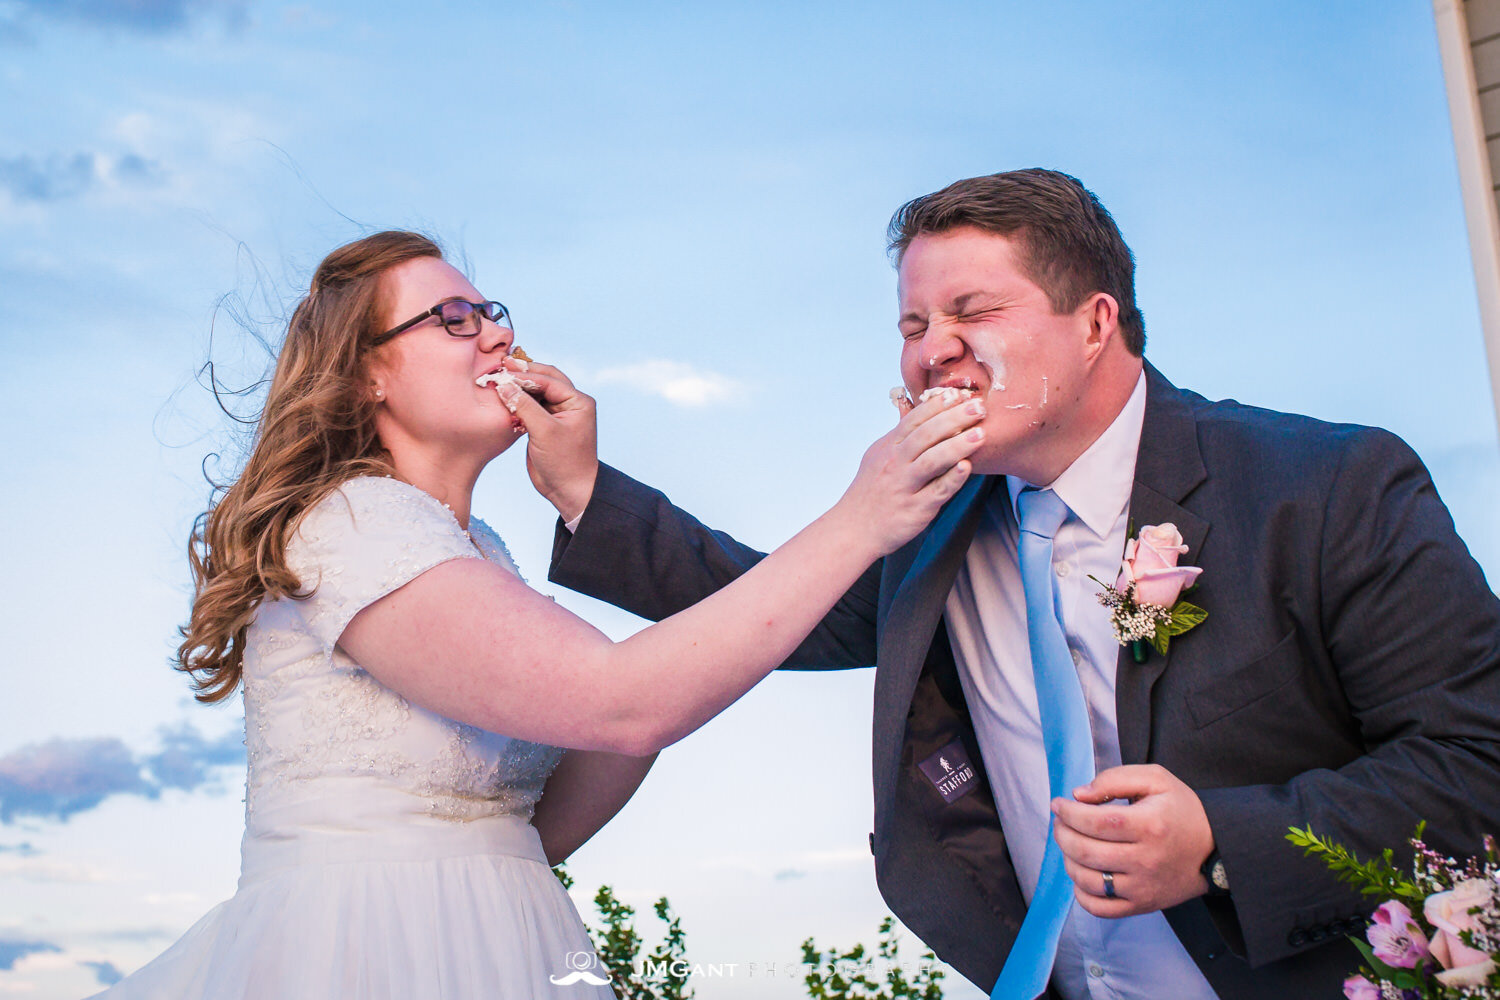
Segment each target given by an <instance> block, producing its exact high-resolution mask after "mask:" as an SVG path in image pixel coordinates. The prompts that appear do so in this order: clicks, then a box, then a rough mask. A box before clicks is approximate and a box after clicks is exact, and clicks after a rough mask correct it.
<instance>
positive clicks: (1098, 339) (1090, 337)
mask: <svg viewBox="0 0 1500 1000" xmlns="http://www.w3.org/2000/svg"><path fill="white" fill-rule="evenodd" d="M1078 316H1079V318H1080V320H1081V321H1082V322H1083V323H1084V324H1086V327H1087V328H1086V330H1085V331H1084V342H1083V348H1084V356H1085V357H1086V358H1087V359H1088V360H1089V361H1093V360H1094V359H1095V358H1097V357H1098V356H1099V354H1100V352H1102V351H1103V350H1104V349H1105V348H1106V347H1108V346H1109V344H1110V342H1111V341H1113V340H1114V339H1115V338H1117V337H1118V336H1119V335H1120V304H1119V303H1118V302H1116V301H1115V297H1114V296H1113V295H1110V294H1109V293H1108V292H1095V293H1094V294H1093V295H1090V296H1089V297H1088V299H1087V301H1085V302H1084V303H1083V305H1081V306H1079V307H1078Z"/></svg>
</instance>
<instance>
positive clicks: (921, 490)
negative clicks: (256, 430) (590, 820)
mask: <svg viewBox="0 0 1500 1000" xmlns="http://www.w3.org/2000/svg"><path fill="white" fill-rule="evenodd" d="M528 406H530V407H534V408H535V411H536V412H535V413H532V414H531V416H533V417H536V416H537V414H542V415H545V411H544V410H542V408H541V406H540V404H537V403H535V402H534V401H533V400H531V399H530V397H526V398H525V399H524V401H523V403H522V405H521V407H520V410H519V413H520V415H521V416H522V417H523V419H525V418H526V417H527V415H528V409H527V407H528ZM983 412H984V410H983V405H982V403H981V402H980V401H979V400H977V399H974V400H968V401H958V402H952V401H946V400H943V399H940V398H939V399H933V400H931V401H929V402H927V403H924V404H923V405H921V406H919V407H917V408H916V409H915V410H913V411H912V412H911V413H909V414H907V415H906V416H905V417H903V418H902V420H901V422H900V423H899V424H897V426H896V428H895V429H894V430H892V431H891V432H890V433H889V434H887V435H885V436H884V437H882V438H881V439H880V440H878V441H876V442H875V444H874V445H872V446H871V447H870V449H869V450H868V451H867V452H866V453H865V456H864V459H863V461H862V462H861V463H860V469H859V473H858V474H857V475H856V476H855V479H854V482H853V483H852V484H851V485H850V486H849V489H848V490H847V491H846V492H845V494H844V496H843V497H842V498H841V499H840V500H839V502H838V503H837V504H835V505H834V506H833V508H832V509H831V510H829V511H828V512H827V513H826V514H824V515H823V516H822V517H820V518H818V519H817V520H816V521H814V522H813V523H812V524H811V525H810V526H808V527H807V528H805V529H804V530H802V531H801V532H799V533H798V534H797V535H796V536H795V537H794V538H792V539H791V540H790V541H788V542H787V543H786V544H785V545H783V546H782V547H781V548H779V549H777V550H776V551H775V552H773V553H771V554H770V555H769V556H767V557H766V558H765V559H764V560H763V561H761V562H760V563H759V564H758V565H757V566H755V567H754V568H753V569H751V570H750V571H749V572H747V573H745V574H744V575H743V576H742V577H740V578H739V579H737V580H735V581H734V582H733V583H731V584H730V585H729V586H727V587H725V588H724V589H723V590H721V591H719V592H718V593H716V594H713V595H711V596H709V597H708V598H707V599H705V600H704V601H702V602H700V603H698V604H696V605H694V606H693V607H691V608H688V609H687V610H685V611H682V612H680V613H679V614H676V615H673V616H672V617H671V618H668V619H666V620H665V621H662V622H659V623H657V624H655V625H652V626H650V627H649V628H646V629H643V630H642V631H640V632H638V633H636V634H635V635H633V636H631V637H630V638H628V639H626V640H624V641H623V642H619V643H614V642H611V641H610V640H609V639H608V637H606V636H605V635H604V634H603V633H601V632H600V631H599V630H598V629H596V628H594V627H593V626H592V625H590V624H589V623H587V622H585V621H584V620H583V619H581V618H579V617H577V616H576V615H573V614H572V613H570V612H569V611H567V610H566V609H564V608H562V607H560V606H558V605H557V604H556V603H555V602H553V601H552V600H550V599H549V598H547V597H544V596H543V595H541V594H538V593H537V592H536V591H534V590H531V589H530V588H529V587H527V586H526V585H525V584H524V583H522V582H521V581H520V580H519V579H517V578H516V577H515V576H513V575H512V574H510V573H507V572H505V571H504V570H503V569H500V568H499V567H497V566H494V565H492V564H490V563H487V562H483V561H481V560H477V559H457V560H452V561H450V562H446V563H443V564H441V565H439V566H436V567H434V568H433V569H430V570H428V571H427V572H425V573H423V574H422V575H421V576H418V577H417V578H416V579H415V580H413V581H411V582H410V583H408V584H406V585H405V586H404V587H401V588H400V589H399V590H396V591H395V592H393V593H391V594H389V595H387V596H386V597H383V598H381V599H380V600H379V601H376V602H375V603H374V604H371V605H370V606H369V607H367V608H365V609H364V610H363V611H361V612H360V613H359V614H358V615H356V616H355V618H354V620H353V621H352V622H350V624H349V626H348V628H346V629H345V630H344V633H343V636H342V637H341V638H340V640H339V642H340V645H342V646H343V647H344V648H345V649H346V650H347V651H348V652H349V653H350V654H351V655H353V656H354V658H355V659H356V660H358V661H359V663H360V664H361V665H362V666H363V667H364V668H365V669H367V670H368V671H369V672H370V673H371V674H373V675H375V676H376V677H377V678H378V679H379V680H380V681H382V682H383V683H384V684H386V685H387V686H389V687H391V688H393V689H394V690H396V691H398V692H400V693H401V694H403V695H405V696H406V697H408V698H410V699H411V700H412V701H414V702H416V703H417V704H419V705H423V706H425V707H427V708H430V709H432V710H433V711H436V712H438V713H440V714H442V715H445V716H447V717H449V718H453V719H458V720H460V721H463V722H468V723H471V724H473V725H476V726H479V727H480V728H482V729H486V730H489V731H491V732H496V733H503V734H505V735H507V736H513V737H516V738H519V739H526V740H532V741H535V742H540V743H549V744H552V745H554V746H563V747H572V748H578V749H585V750H607V751H611V752H616V753H624V754H628V755H633V756H644V755H646V754H649V753H652V752H654V751H656V750H659V749H661V748H662V747H665V746H668V745H670V744H672V743H674V742H676V741H677V740H679V739H681V738H682V737H683V736H685V735H687V734H688V733H690V732H692V731H693V730H694V729H696V728H698V727H699V726H701V725H702V724H703V723H704V722H706V721H708V720H709V719H711V718H713V717H714V716H715V715H717V714H718V713H719V712H721V711H723V710H724V709H725V708H727V707H728V706H729V705H730V704H732V703H733V702H734V701H735V700H736V699H737V698H739V697H740V696H741V695H742V694H744V693H745V692H746V691H747V690H749V689H750V688H751V687H752V686H753V685H754V684H755V683H756V682H758V681H759V680H760V679H761V678H763V677H764V676H765V675H766V674H767V673H769V672H770V671H771V670H772V669H774V668H775V667H776V665H777V664H779V663H780V662H781V661H782V660H784V659H785V658H786V657H787V655H788V654H789V653H790V652H791V651H792V650H793V649H795V648H796V646H797V644H798V643H799V642H800V641H801V640H802V639H803V637H805V636H806V635H807V633H808V632H809V631H811V630H812V628H813V627H814V626H815V625H816V624H817V623H818V621H819V620H820V619H821V618H822V617H823V615H824V614H825V613H826V612H827V611H828V609H829V608H830V607H831V606H832V605H833V604H834V602H835V601H836V600H838V598H839V597H840V596H841V595H842V594H843V593H844V591H845V590H846V589H847V588H848V587H849V586H850V584H852V583H853V582H854V580H855V579H856V578H857V577H858V576H859V575H860V574H861V573H862V572H863V571H864V570H865V569H866V568H867V567H868V566H869V565H870V564H871V563H872V562H874V561H875V560H876V559H878V558H880V557H881V556H883V555H885V554H887V553H889V552H892V551H894V550H895V549H896V548H898V547H900V546H901V545H902V544H904V543H905V542H907V541H908V540H910V539H911V538H913V537H914V536H915V535H916V534H917V532H918V531H920V530H921V529H922V528H923V527H924V526H926V524H927V523H928V522H929V521H930V520H931V519H932V518H933V517H934V516H935V515H936V513H937V511H938V510H939V509H940V508H941V507H942V505H943V503H945V502H946V501H947V500H948V499H949V498H950V497H952V495H953V494H954V493H955V492H956V491H957V490H958V487H959V486H960V485H961V484H962V483H963V481H964V479H965V478H966V477H967V476H968V474H969V463H968V461H967V456H968V455H969V454H971V453H972V452H973V451H974V449H975V448H977V447H978V446H979V444H980V441H981V440H982V434H981V432H980V430H979V428H978V427H976V426H974V425H975V424H977V423H978V422H979V421H980V420H981V419H982V416H983Z"/></svg>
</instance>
